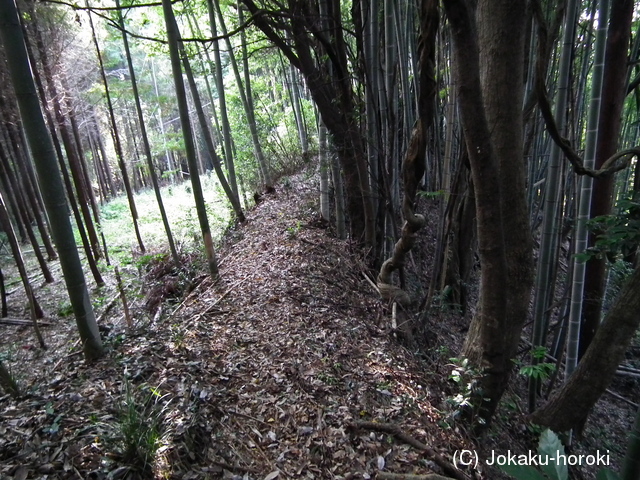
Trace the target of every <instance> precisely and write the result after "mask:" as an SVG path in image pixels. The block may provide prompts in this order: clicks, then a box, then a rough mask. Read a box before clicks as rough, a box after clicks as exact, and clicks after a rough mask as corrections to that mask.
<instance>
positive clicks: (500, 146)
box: [444, 0, 531, 422]
mask: <svg viewBox="0 0 640 480" xmlns="http://www.w3.org/2000/svg"><path fill="white" fill-rule="evenodd" d="M472 3H473V2H466V1H465V0H452V1H447V2H445V4H444V6H445V11H446V14H447V17H448V19H449V22H450V24H451V28H452V36H453V42H454V43H453V44H454V53H455V74H456V76H455V82H456V84H457V85H458V97H459V99H460V113H461V122H462V127H463V130H464V135H465V139H466V141H467V150H468V152H469V159H470V162H471V171H472V175H473V184H474V188H475V193H476V218H477V222H478V223H477V225H478V227H477V228H478V252H479V255H480V264H481V278H480V296H479V303H478V310H477V312H476V315H475V317H474V318H473V320H472V322H471V326H470V329H469V333H468V335H467V338H466V340H465V345H464V349H463V355H464V356H465V357H467V358H469V359H470V361H471V364H472V365H475V366H476V367H477V368H481V369H482V370H483V377H482V379H481V381H480V388H481V390H482V395H481V396H480V398H478V399H476V400H477V402H478V403H477V410H478V413H479V415H480V417H481V418H483V419H484V420H485V421H487V422H488V421H490V419H491V417H492V415H493V413H494V412H495V409H496V407H497V405H498V402H499V400H500V398H501V396H502V394H503V392H504V390H505V389H506V387H507V383H508V379H509V374H510V372H511V368H512V361H511V359H512V358H513V356H514V355H515V352H516V348H517V345H518V342H519V339H520V332H521V329H522V325H523V323H524V321H525V319H526V310H527V307H528V303H529V293H530V292H529V290H530V287H531V260H530V256H531V238H530V234H529V227H528V220H527V219H528V216H527V209H526V202H525V197H524V192H525V190H524V174H523V172H524V165H523V163H522V112H521V106H522V89H523V82H522V68H520V66H522V65H523V55H524V24H525V22H524V17H525V12H524V11H523V10H522V6H521V5H520V4H517V3H514V2H512V1H511V0H499V1H493V2H487V1H482V0H481V1H480V2H479V4H478V12H479V18H480V20H479V22H478V24H476V22H475V18H474V16H475V11H474V8H473V7H472ZM476 30H478V31H479V34H478V36H477V37H476V35H475V32H476ZM481 51H482V53H483V57H482V60H483V65H484V66H483V67H482V68H481V63H480V52H481ZM481 77H482V80H481ZM489 79H490V81H489ZM489 126H491V128H490V127H489ZM505 232H508V234H509V241H508V242H505ZM497 285H508V286H509V287H508V289H506V290H505V289H502V288H496V286H497ZM525 299H526V301H525Z"/></svg>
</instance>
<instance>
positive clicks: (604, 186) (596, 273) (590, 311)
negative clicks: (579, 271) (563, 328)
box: [579, 0, 634, 357]
mask: <svg viewBox="0 0 640 480" xmlns="http://www.w3.org/2000/svg"><path fill="white" fill-rule="evenodd" d="M633 4H634V2H633V1H632V0H619V1H615V2H612V7H611V20H610V21H609V29H608V32H607V47H606V53H605V64H604V76H603V79H602V97H601V98H602V100H601V102H602V103H601V105H600V119H599V121H598V145H597V147H596V164H595V168H596V170H597V169H599V168H601V167H602V164H603V163H604V162H605V161H606V160H607V159H608V158H609V157H611V156H612V155H613V154H614V153H616V151H617V148H618V139H619V136H620V127H621V124H622V108H623V106H624V99H625V97H626V81H627V71H628V67H629V66H628V52H629V41H630V37H631V20H632V18H633ZM613 189H614V177H613V176H608V177H605V178H596V179H594V181H593V194H592V197H591V218H594V217H597V216H600V215H607V214H609V213H610V212H611V207H612V205H613ZM595 240H596V237H595V236H594V235H591V236H590V238H589V246H593V244H594V242H595ZM606 278H607V264H606V259H598V258H592V259H590V260H589V261H588V262H587V264H586V271H585V283H584V301H583V302H584V304H583V319H582V326H581V327H580V347H579V357H582V355H583V354H584V353H585V352H586V350H587V348H588V347H589V344H590V343H591V341H592V339H593V337H594V335H595V332H596V330H597V329H598V325H599V323H600V318H601V315H602V299H603V297H604V290H605V286H606Z"/></svg>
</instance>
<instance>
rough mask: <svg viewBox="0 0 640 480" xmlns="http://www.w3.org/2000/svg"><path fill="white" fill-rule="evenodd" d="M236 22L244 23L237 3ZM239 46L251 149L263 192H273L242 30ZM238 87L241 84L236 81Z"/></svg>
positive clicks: (241, 7)
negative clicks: (261, 138) (251, 143)
mask: <svg viewBox="0 0 640 480" xmlns="http://www.w3.org/2000/svg"><path fill="white" fill-rule="evenodd" d="M238 22H239V23H240V25H242V24H243V22H244V6H243V5H242V4H241V3H240V1H238ZM240 46H241V48H242V70H243V74H244V89H240V91H241V95H242V96H243V97H244V102H243V103H244V104H245V111H246V113H247V121H248V122H249V130H250V131H251V141H252V142H253V149H254V153H255V155H256V159H257V161H258V166H259V167H260V173H261V174H262V181H263V182H264V188H265V191H267V192H271V191H272V190H273V180H272V178H271V171H270V168H269V163H268V162H267V159H266V158H265V156H264V152H263V151H262V146H261V144H260V139H259V137H258V125H257V123H256V115H255V109H254V106H253V92H252V89H251V72H250V71H249V54H248V52H247V35H246V32H245V30H244V29H242V31H241V32H240ZM238 85H241V83H240V82H239V81H238Z"/></svg>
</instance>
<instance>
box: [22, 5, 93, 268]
mask: <svg viewBox="0 0 640 480" xmlns="http://www.w3.org/2000/svg"><path fill="white" fill-rule="evenodd" d="M34 18H35V17H34ZM34 32H35V37H36V46H37V49H38V53H39V55H40V59H41V63H42V69H43V72H44V80H45V82H46V85H47V90H48V93H49V98H50V99H51V103H52V106H53V115H54V118H55V121H56V124H57V126H58V131H59V132H60V137H61V139H62V144H63V145H64V150H65V152H66V154H67V160H68V162H69V169H70V170H71V176H72V178H73V183H74V185H75V187H76V194H77V198H78V204H79V206H80V211H81V212H82V217H83V219H84V225H85V227H86V229H87V232H88V234H89V239H90V241H91V249H92V250H93V256H94V258H100V257H101V256H102V253H101V251H100V240H99V239H98V233H97V230H96V228H95V224H94V222H93V219H92V218H91V211H90V210H89V199H88V197H87V186H86V185H85V182H84V178H83V177H82V173H81V170H80V159H79V158H78V152H77V150H76V149H75V145H74V142H73V138H72V134H71V132H70V131H69V128H68V125H67V120H66V118H65V116H64V113H63V110H62V105H61V103H60V95H59V94H58V89H57V87H56V84H55V76H54V73H53V66H52V64H51V61H50V58H49V55H48V54H47V51H46V46H45V44H44V40H43V39H42V36H41V34H40V32H39V30H38V25H37V24H35V25H34ZM72 194H73V193H72V192H69V195H72Z"/></svg>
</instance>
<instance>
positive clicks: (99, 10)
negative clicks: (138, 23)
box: [44, 0, 264, 44]
mask: <svg viewBox="0 0 640 480" xmlns="http://www.w3.org/2000/svg"><path fill="white" fill-rule="evenodd" d="M179 1H180V0H173V2H172V3H177V2H179ZM44 2H45V3H51V4H56V5H63V6H65V7H69V8H71V9H73V10H81V11H86V12H89V14H94V15H96V16H98V17H100V18H102V19H104V20H105V21H106V22H107V23H108V24H109V25H110V26H112V27H113V28H115V29H116V30H119V31H120V32H124V33H126V34H127V35H128V36H129V37H131V38H137V39H139V40H148V41H150V42H156V43H162V44H166V43H167V40H165V39H163V38H155V37H147V36H145V35H139V34H137V33H133V32H131V31H129V30H127V29H126V28H122V27H121V26H120V25H119V24H118V22H117V21H115V20H113V19H112V18H110V17H109V16H108V15H107V13H108V12H111V11H117V10H128V9H130V8H138V7H158V6H162V3H161V2H152V3H142V4H138V5H130V6H122V7H83V6H80V5H77V4H75V3H71V2H66V1H65V0H44ZM103 12H107V13H103ZM263 13H264V11H262V10H258V11H256V12H255V13H254V14H253V15H252V16H251V17H249V19H247V21H246V22H244V23H242V24H241V25H239V26H238V27H236V28H234V29H233V30H230V31H228V32H227V34H226V35H219V36H216V37H207V38H183V39H182V41H183V42H197V43H211V42H214V41H216V40H224V39H225V38H231V37H232V36H234V35H236V34H238V33H240V32H241V31H242V30H244V29H245V28H247V27H249V26H251V24H253V22H254V20H255V18H256V17H257V16H259V15H262V14H263Z"/></svg>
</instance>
